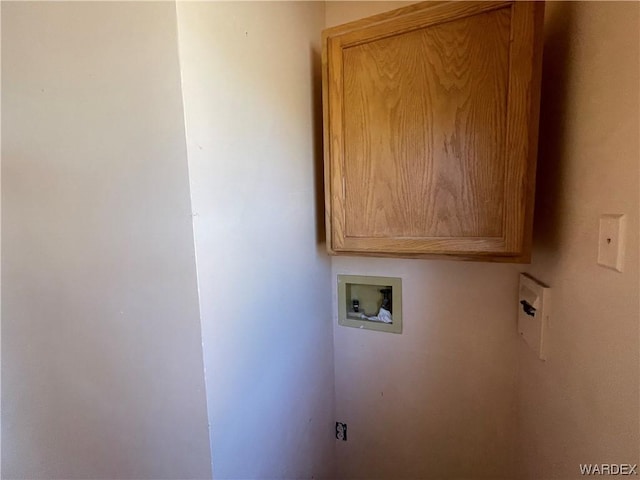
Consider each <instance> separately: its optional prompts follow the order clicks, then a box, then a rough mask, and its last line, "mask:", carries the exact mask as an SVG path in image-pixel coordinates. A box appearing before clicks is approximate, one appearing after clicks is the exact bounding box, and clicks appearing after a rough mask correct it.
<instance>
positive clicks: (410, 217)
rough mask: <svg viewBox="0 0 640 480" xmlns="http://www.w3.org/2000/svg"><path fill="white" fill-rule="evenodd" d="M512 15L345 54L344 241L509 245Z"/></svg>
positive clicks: (466, 21) (489, 16)
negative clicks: (505, 219)
mask: <svg viewBox="0 0 640 480" xmlns="http://www.w3.org/2000/svg"><path fill="white" fill-rule="evenodd" d="M510 12H511V11H510V8H506V9H501V10H497V11H493V12H489V13H484V14H480V15H475V16H473V17H467V18H462V19H460V20H456V21H452V22H448V23H444V24H439V25H436V26H433V27H429V28H423V29H419V30H415V31H412V32H409V33H405V34H402V35H396V36H391V37H387V38H383V39H379V40H374V41H372V42H367V43H361V44H359V45H355V46H353V47H349V48H345V49H344V50H343V52H342V54H343V76H344V86H343V88H344V91H343V96H344V100H343V102H344V142H345V147H344V177H345V217H346V224H345V235H346V236H348V237H377V238H380V237H389V236H391V237H396V238H398V237H410V238H415V237H502V233H503V232H502V213H503V212H502V205H503V196H504V188H503V186H504V178H503V176H504V148H505V132H506V128H505V123H506V103H507V82H508V78H507V76H508V60H509V56H508V54H509V33H510V31H509V27H510ZM362 212H367V214H366V215H363V214H362Z"/></svg>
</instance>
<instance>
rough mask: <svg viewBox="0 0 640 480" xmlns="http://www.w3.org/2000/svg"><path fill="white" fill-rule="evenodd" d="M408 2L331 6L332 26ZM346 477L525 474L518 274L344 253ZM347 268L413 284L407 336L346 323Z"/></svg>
mask: <svg viewBox="0 0 640 480" xmlns="http://www.w3.org/2000/svg"><path fill="white" fill-rule="evenodd" d="M406 3H407V2H328V3H327V6H326V25H327V26H332V25H336V24H340V23H343V22H346V21H350V20H355V19H358V18H362V17H365V16H368V15H371V14H374V13H379V12H382V11H386V10H389V9H391V8H395V7H398V6H402V5H404V4H406ZM332 273H333V278H332V289H333V290H334V300H333V301H334V318H333V320H334V339H335V345H334V349H335V371H336V417H337V419H338V420H340V421H343V422H347V424H348V434H349V440H348V441H347V442H338V443H337V445H336V447H337V462H338V469H339V470H338V471H339V472H340V476H339V478H362V479H373V478H380V479H394V480H395V479H402V478H412V479H416V478H420V479H426V478H474V479H475V478H491V479H497V478H505V479H506V478H513V467H514V465H513V457H514V455H515V450H514V441H515V385H516V368H517V365H516V358H517V357H516V353H517V350H516V348H517V345H518V343H517V342H518V338H517V333H516V327H515V323H514V322H515V315H516V302H515V296H516V295H517V271H516V269H515V268H514V267H513V266H510V265H491V264H479V263H476V264H472V263H457V262H450V261H428V260H427V261H422V260H386V259H366V258H356V257H353V258H348V257H335V258H333V259H332ZM339 273H344V274H356V275H386V276H397V277H401V278H402V281H403V285H402V288H403V328H404V331H403V333H402V335H394V334H387V333H379V332H373V331H364V330H358V329H353V328H348V327H342V326H338V325H337V319H336V311H337V310H336V308H335V301H336V300H335V279H336V275H337V274H339Z"/></svg>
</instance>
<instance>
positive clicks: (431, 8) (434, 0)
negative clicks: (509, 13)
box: [322, 0, 514, 43]
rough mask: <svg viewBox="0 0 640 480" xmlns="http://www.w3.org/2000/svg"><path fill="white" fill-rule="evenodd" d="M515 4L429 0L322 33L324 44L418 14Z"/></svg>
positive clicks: (507, 1)
mask: <svg viewBox="0 0 640 480" xmlns="http://www.w3.org/2000/svg"><path fill="white" fill-rule="evenodd" d="M513 3H514V0H494V1H491V0H489V1H474V0H471V1H447V0H445V1H441V0H427V1H424V2H419V3H414V4H412V5H407V6H406V7H400V8H396V9H394V10H389V11H388V12H383V13H378V14H376V15H372V16H370V17H365V18H361V19H359V20H354V21H352V22H348V23H343V24H342V25H336V26H333V27H329V28H326V29H324V30H323V31H322V42H323V43H326V39H327V38H331V37H335V36H338V35H343V34H345V33H349V32H352V31H354V30H359V29H361V28H366V27H371V26H373V25H378V24H383V23H386V22H390V21H394V20H399V19H402V18H403V17H407V16H410V15H413V14H416V13H418V12H420V13H424V14H429V13H432V12H433V13H434V14H435V13H439V12H440V11H441V10H443V9H447V8H449V7H451V6H455V7H457V8H460V7H464V6H467V7H470V9H472V10H479V9H482V10H487V9H491V10H493V9H498V8H504V7H507V6H510V5H512V4H513Z"/></svg>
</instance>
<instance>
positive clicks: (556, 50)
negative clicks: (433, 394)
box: [518, 2, 640, 479]
mask: <svg viewBox="0 0 640 480" xmlns="http://www.w3.org/2000/svg"><path fill="white" fill-rule="evenodd" d="M639 25H640V16H639V5H638V3H636V2H628V3H618V2H602V3H600V2H567V3H555V2H550V3H548V4H547V11H546V16H545V50H544V67H543V93H542V113H541V129H540V155H539V173H538V189H537V199H538V200H537V205H536V222H535V229H534V231H535V236H534V251H533V263H532V265H531V267H530V268H528V269H527V270H528V271H529V272H530V273H532V274H534V275H535V276H536V277H538V278H539V279H540V280H542V281H544V282H546V283H548V284H549V285H550V286H551V287H552V291H551V294H552V318H551V328H550V331H549V335H548V340H549V341H548V360H547V361H546V362H545V363H542V362H540V361H538V360H536V359H535V358H534V356H533V355H532V354H531V352H530V351H528V350H527V348H526V347H524V346H521V347H520V353H519V359H520V374H519V379H520V382H519V384H520V387H519V405H520V408H519V411H520V414H519V424H520V432H519V437H520V439H521V449H520V455H519V461H518V463H519V466H520V470H521V472H522V474H523V476H526V478H531V479H540V478H558V479H568V478H578V477H580V472H579V464H580V463H631V464H634V463H640V458H639V455H638V452H639V450H640V436H639V432H638V429H639V424H640V421H639V416H638V413H639V406H640V404H639V402H638V394H639V384H638V381H639V378H640V371H639V368H638V364H639V350H640V348H639V337H638V335H639V332H638V320H639V311H638V307H639V305H638V293H639V284H638V212H639V205H640V198H639V195H638V193H639V182H638V173H639V172H638V159H639V158H640V150H639V148H638V138H639V134H640V131H639V130H640V125H639V122H638V115H639V114H638V112H639V108H640V103H639V95H638V92H639V87H640V75H639V61H640V60H639V59H640V50H639V45H640V38H639V34H638V26H639ZM603 213H624V214H626V217H627V221H628V223H627V227H628V228H627V236H626V240H627V250H626V262H625V265H624V273H618V272H615V271H613V270H608V269H605V268H602V267H599V266H598V265H596V256H597V235H598V217H599V215H600V214H603Z"/></svg>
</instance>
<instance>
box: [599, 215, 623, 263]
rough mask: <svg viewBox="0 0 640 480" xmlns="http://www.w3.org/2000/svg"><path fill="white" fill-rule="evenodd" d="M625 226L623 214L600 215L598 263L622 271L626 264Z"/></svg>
mask: <svg viewBox="0 0 640 480" xmlns="http://www.w3.org/2000/svg"><path fill="white" fill-rule="evenodd" d="M624 226H625V218H624V215H623V214H606V215H601V216H600V231H599V235H598V265H602V266H603V267H607V268H611V269H613V270H616V271H618V272H622V265H623V264H624V231H625V229H624Z"/></svg>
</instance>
